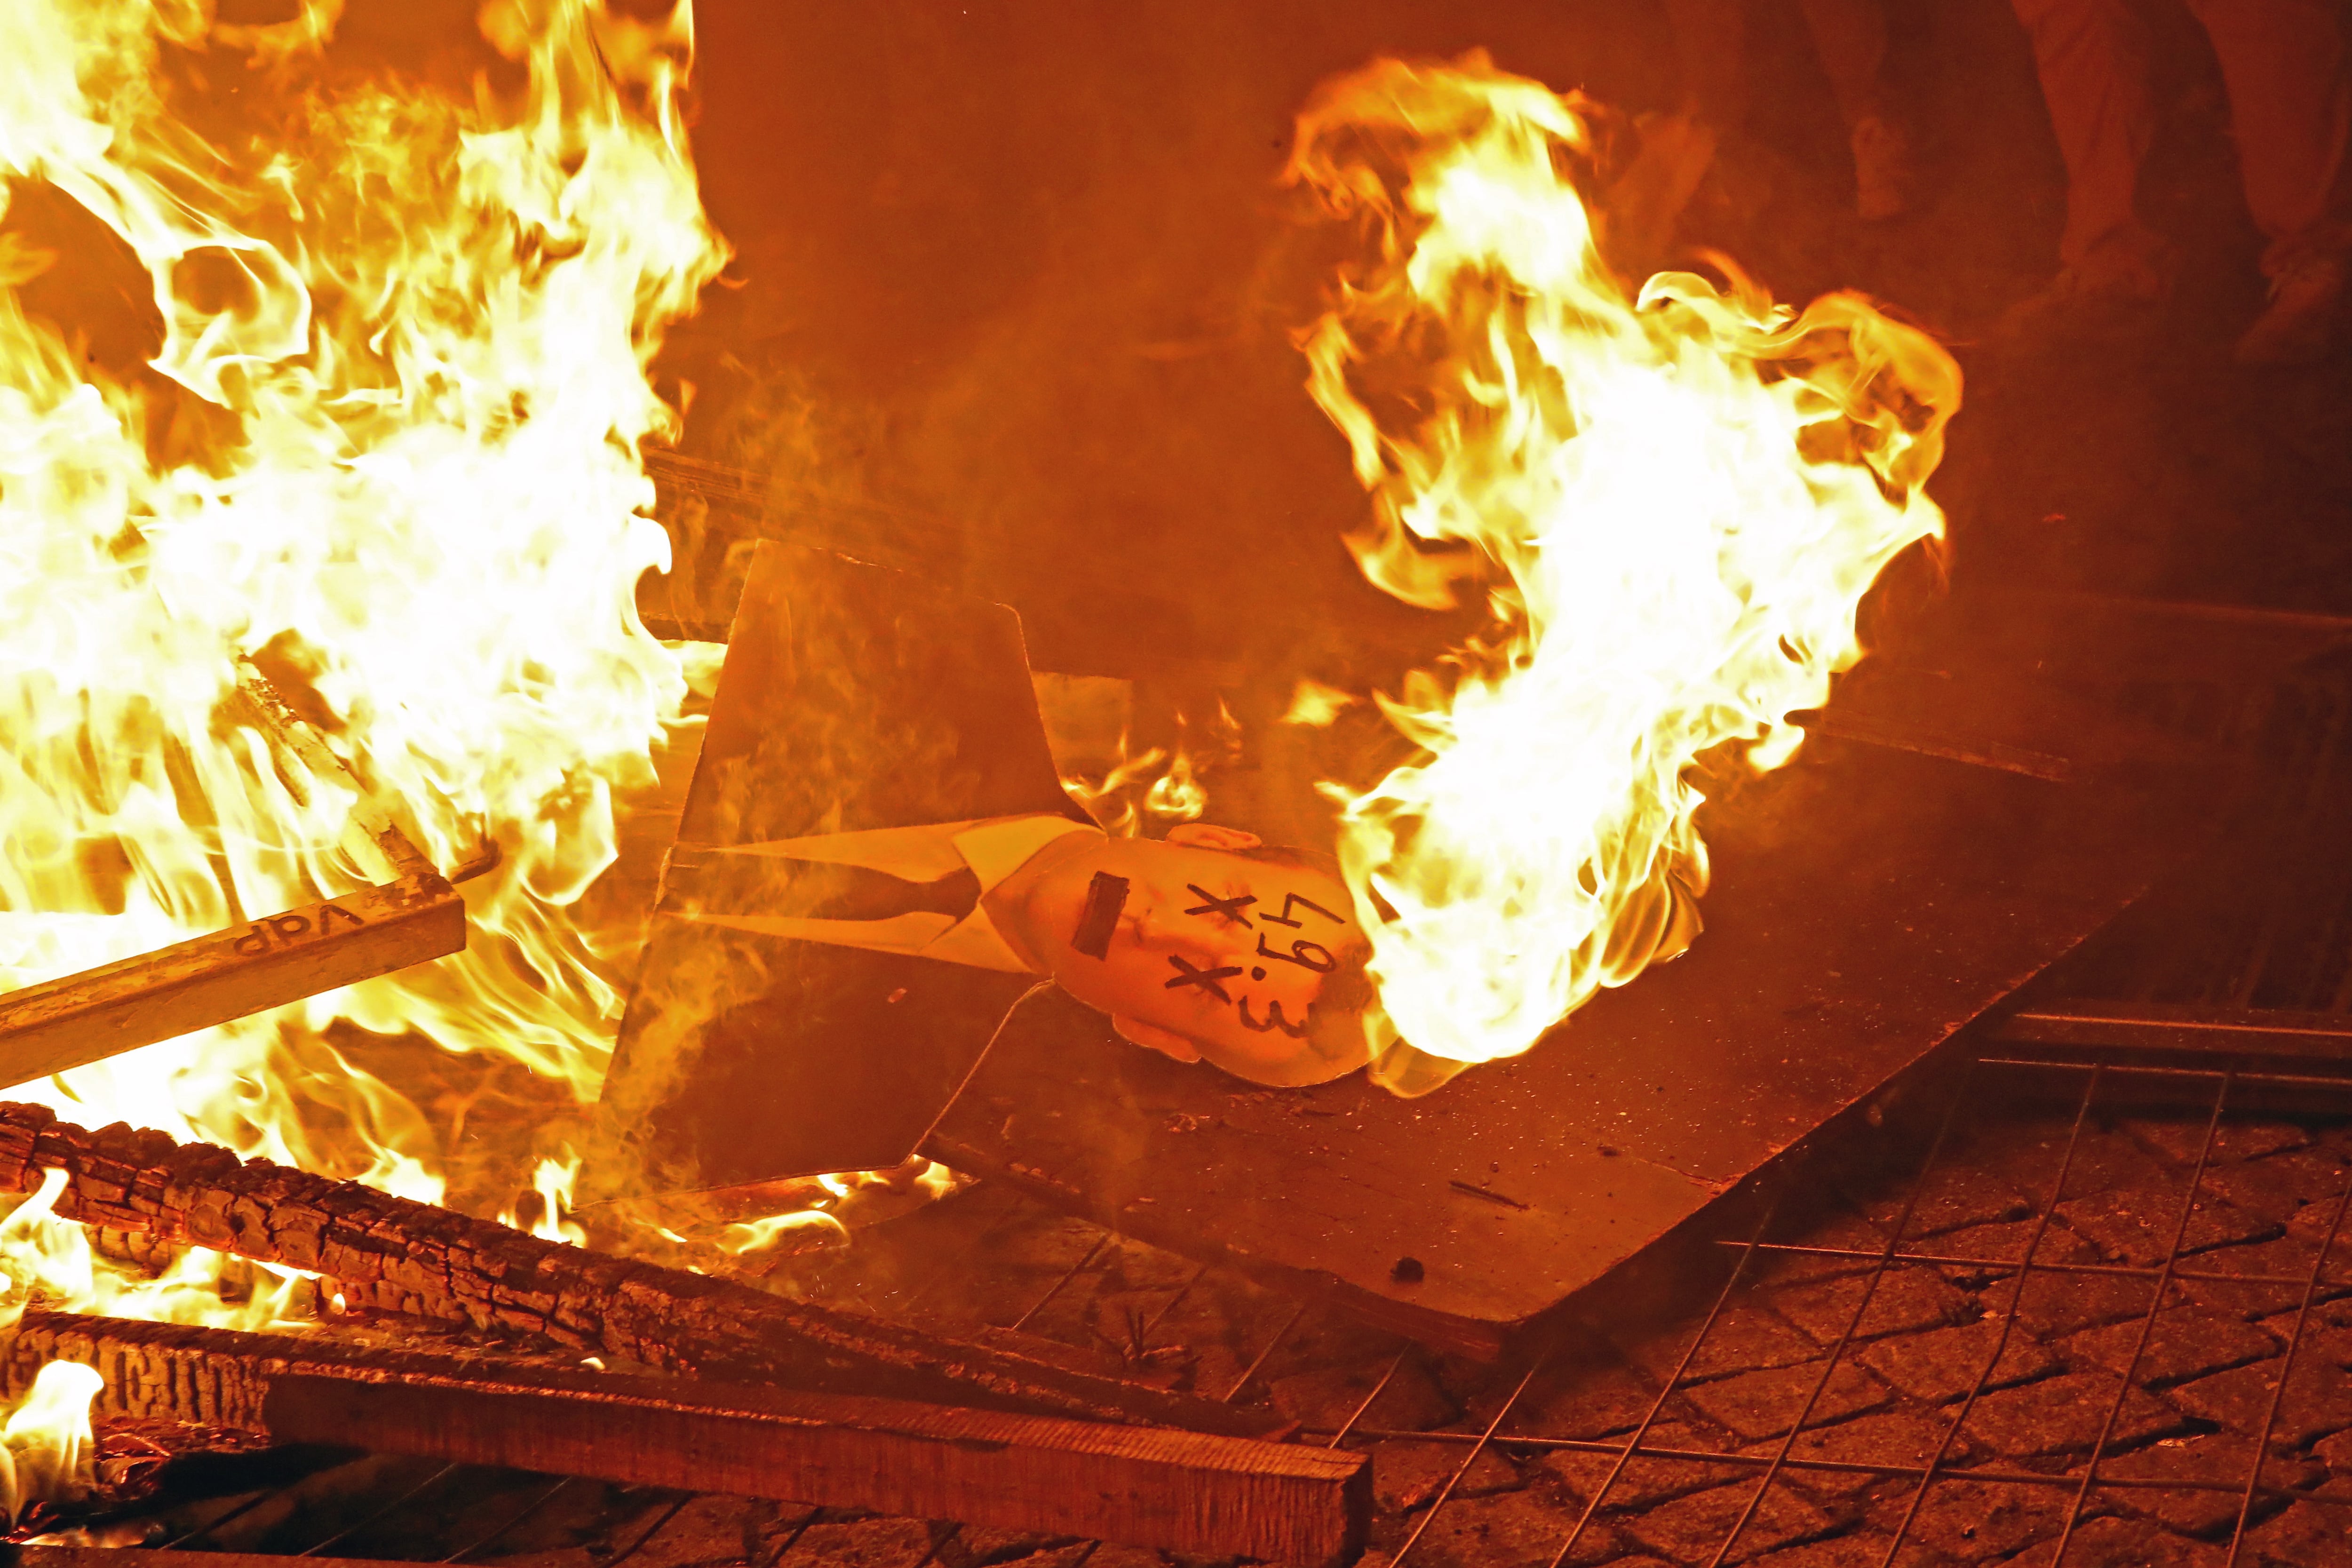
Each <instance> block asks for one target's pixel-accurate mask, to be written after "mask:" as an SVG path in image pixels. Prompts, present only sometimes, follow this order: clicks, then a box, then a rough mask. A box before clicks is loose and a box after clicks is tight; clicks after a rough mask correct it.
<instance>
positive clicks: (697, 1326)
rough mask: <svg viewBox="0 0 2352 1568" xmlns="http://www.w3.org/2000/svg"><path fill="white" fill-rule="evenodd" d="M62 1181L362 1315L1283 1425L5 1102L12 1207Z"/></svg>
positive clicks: (611, 1351) (1218, 1427)
mask: <svg viewBox="0 0 2352 1568" xmlns="http://www.w3.org/2000/svg"><path fill="white" fill-rule="evenodd" d="M51 1170H56V1171H63V1172H64V1173H66V1176H67V1182H66V1184H65V1187H64V1188H63V1190H61V1191H60V1192H59V1193H58V1198H57V1213H58V1215H60V1216H61V1217H63V1218H66V1219H71V1220H78V1221H79V1222H80V1223H82V1224H84V1225H95V1226H102V1227H104V1228H107V1229H110V1230H120V1231H129V1232H132V1233H136V1234H141V1235H148V1236H153V1237H157V1238H158V1239H160V1240H163V1241H167V1242H186V1243H193V1244H194V1245H196V1246H199V1247H212V1248H215V1250H218V1251H222V1252H228V1253H234V1254H236V1256H238V1257H240V1258H251V1259H252V1260H254V1261H255V1262H257V1263H278V1264H285V1265H288V1266H290V1267H292V1268H303V1269H309V1270H310V1271H311V1272H313V1273H317V1274H321V1275H324V1276H326V1277H327V1279H328V1280H329V1281H331V1284H330V1286H329V1287H328V1288H329V1289H333V1290H337V1291H340V1292H341V1294H342V1295H343V1296H344V1298H345V1299H346V1300H347V1301H348V1302H349V1303H350V1304H351V1305H352V1306H353V1307H355V1308H362V1309H369V1308H373V1309H375V1310H383V1311H388V1312H398V1313H402V1314H404V1315H407V1316H410V1317H419V1318H432V1319H437V1320H439V1321H444V1322H450V1323H457V1324H461V1325H465V1326H468V1327H472V1328H476V1329H483V1330H488V1331H492V1332H498V1333H505V1334H509V1335H515V1334H529V1335H534V1336H538V1337H540V1338H541V1339H544V1340H547V1341H551V1342H553V1343H554V1344H556V1345H558V1346H560V1347H563V1348H565V1349H568V1350H569V1351H571V1352H572V1353H573V1354H575V1355H587V1354H595V1355H602V1356H610V1357H614V1358H618V1359H622V1360H625V1361H630V1362H635V1363H640V1364H642V1365H646V1366H651V1367H656V1368H658V1369H660V1370H663V1371H666V1372H677V1373H692V1374H694V1375H698V1376H719V1377H729V1378H735V1379H740V1380H744V1381H758V1382H775V1383H782V1384H790V1385H792V1386H795V1387H801V1388H811V1389H824V1390H828V1391H836V1392H847V1393H860V1394H892V1395H897V1396H901V1397H909V1398H915V1399H926V1400H939V1401H940V1402H942V1403H948V1404H958V1405H992V1406H994V1407H997V1408H1001V1409H1013V1410H1021V1411H1025V1412H1028V1413H1031V1414H1042V1415H1069V1416H1077V1417H1080V1418H1083V1419H1087V1420H1108V1421H1129V1422H1148V1423H1151V1424H1154V1425H1158V1426H1181V1427H1186V1428H1189V1429H1192V1430H1196V1431H1206V1432H1221V1433H1226V1434H1230V1435H1238V1436H1255V1435H1257V1434H1261V1433H1264V1432H1266V1431H1269V1430H1272V1429H1274V1428H1275V1427H1276V1426H1280V1425H1281V1424H1282V1418H1281V1416H1280V1415H1279V1414H1278V1413H1276V1412H1274V1411H1271V1410H1268V1409H1265V1408H1263V1407H1255V1408H1253V1407H1236V1406H1234V1405H1222V1404H1219V1403H1217V1402H1215V1401H1213V1400H1209V1399H1203V1398H1201V1397H1198V1396H1197V1395H1192V1394H1170V1393H1167V1392H1165V1391H1163V1390H1160V1389H1156V1388H1149V1387H1145V1386H1142V1385H1140V1384H1129V1383H1125V1382H1122V1381H1120V1380H1118V1379H1116V1378H1109V1377H1097V1376H1091V1375H1088V1374H1087V1373H1078V1372H1072V1371H1069V1370H1067V1369H1066V1368H1063V1367H1058V1366H1051V1365H1048V1364H1046V1363H1043V1362H1036V1361H1031V1360H1029V1359H1028V1358H1026V1357H1024V1356H1019V1355H1014V1354H1012V1353H1010V1352H1005V1351H1001V1350H997V1349H994V1348H992V1347H991V1346H986V1345H977V1344H970V1343H966V1342H961V1341H956V1340H948V1339H942V1338H940V1337H939V1336H936V1335H932V1334H928V1333H925V1332H923V1331H921V1330H919V1329H917V1328H914V1327H913V1326H911V1325H909V1324H906V1323H901V1322H898V1321H891V1320H887V1319H883V1318H876V1317H868V1316H866V1315H865V1314H863V1313H858V1312H851V1311H845V1310H840V1309H836V1308H828V1307H822V1306H819V1305H817V1304H816V1303H814V1302H809V1301H793V1300H786V1299H784V1298H783V1297H781V1296H772V1295H770V1294H768V1293H767V1292H766V1291H764V1290H755V1289H751V1288H750V1287H749V1286H744V1285H738V1284H734V1283H731V1282H730V1281H727V1280H722V1279H710V1278H709V1277H708V1276H706V1275H700V1274H689V1273H687V1272H685V1271H683V1270H681V1269H675V1268H660V1267H658V1266H656V1265H654V1264H650V1263H642V1262H635V1261H633V1260H630V1259H625V1258H612V1257H607V1256H605V1255H604V1254H603V1253H597V1252H591V1251H589V1250H587V1249H586V1248H583V1247H570V1246H566V1245H564V1244H563V1243H562V1242H555V1241H542V1240H541V1239H539V1238H538V1237H531V1236H525V1235H524V1234H522V1233H521V1232H520V1231H517V1230H513V1229H509V1227H508V1226H502V1225H499V1224H496V1223H495V1222H493V1221H489V1220H481V1219H475V1218H472V1217H470V1216H468V1215H461V1214H457V1213H454V1212H452V1211H450V1210H448V1209H444V1208H436V1207H435V1206H433V1205H429V1204H420V1203H413V1202H411V1201H409V1200H408V1199H405V1198H397V1197H394V1196H392V1195H391V1194H388V1193H380V1192H377V1191H375V1190H374V1189H373V1188H371V1187H363V1186H362V1185H360V1184H358V1183H356V1182H338V1181H332V1180H330V1179H329V1178H327V1177H325V1176H318V1175H312V1174H310V1173H309V1172H306V1171H297V1170H290V1169H288V1168H287V1167H285V1166H282V1165H275V1164H272V1163H269V1162H268V1161H267V1160H249V1161H248V1160H240V1159H238V1158H237V1156H236V1155H235V1154H233V1153H231V1152H229V1151H227V1150H226V1149H220V1148H215V1147H213V1146H211V1145H208V1144H203V1143H192V1144H186V1145H182V1144H178V1143H175V1142H173V1141H172V1140H171V1139H170V1138H168V1137H166V1136H165V1135H164V1134H163V1133H161V1132H153V1131H139V1130H136V1129H133V1128H131V1127H127V1126H123V1125H121V1124H117V1125H115V1126H112V1127H109V1128H105V1129H102V1130H101V1131H96V1132H92V1131H89V1130H88V1129H86V1128H81V1127H76V1126H74V1125H73V1124H71V1123H70V1122H63V1121H58V1119H57V1116H56V1113H55V1112H53V1111H51V1110H48V1109H47V1107H44V1106H37V1105H12V1104H5V1103H0V1192H5V1191H17V1192H30V1191H33V1190H35V1189H36V1188H37V1187H38V1186H39V1185H40V1183H41V1179H42V1173H43V1172H45V1171H51Z"/></svg>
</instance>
